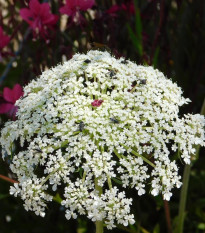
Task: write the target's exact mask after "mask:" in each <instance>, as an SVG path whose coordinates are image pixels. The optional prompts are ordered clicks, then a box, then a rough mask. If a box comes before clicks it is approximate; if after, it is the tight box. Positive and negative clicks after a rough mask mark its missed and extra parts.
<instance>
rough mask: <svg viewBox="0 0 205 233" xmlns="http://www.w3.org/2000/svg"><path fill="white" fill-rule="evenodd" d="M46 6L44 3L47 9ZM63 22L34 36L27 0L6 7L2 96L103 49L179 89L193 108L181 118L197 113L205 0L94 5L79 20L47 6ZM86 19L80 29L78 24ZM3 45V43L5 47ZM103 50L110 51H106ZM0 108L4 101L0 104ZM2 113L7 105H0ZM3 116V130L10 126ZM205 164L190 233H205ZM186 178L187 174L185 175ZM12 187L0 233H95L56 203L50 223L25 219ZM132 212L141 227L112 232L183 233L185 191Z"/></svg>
mask: <svg viewBox="0 0 205 233" xmlns="http://www.w3.org/2000/svg"><path fill="white" fill-rule="evenodd" d="M42 2H43V1H41V3H42ZM44 2H48V3H49V4H50V6H51V12H52V13H53V14H55V15H58V16H59V20H58V22H57V23H56V24H55V25H53V26H52V28H48V30H47V31H46V32H47V33H46V35H43V36H42V35H41V34H40V33H38V31H35V32H34V31H33V30H32V29H31V28H29V25H28V24H27V23H26V22H25V21H24V20H23V19H22V17H21V16H20V13H19V12H20V9H22V8H26V7H28V3H29V0H25V1H21V0H0V27H2V29H3V32H4V34H5V35H8V36H9V37H10V41H9V43H8V44H7V45H6V46H5V47H4V48H1V46H0V55H1V56H0V60H1V61H0V85H1V86H0V92H1V93H3V89H4V87H10V88H13V86H14V85H15V84H16V83H19V84H20V85H22V86H24V85H26V84H27V83H28V82H29V81H30V80H32V79H34V78H35V77H37V76H38V75H40V74H41V72H42V70H45V69H47V68H50V67H52V66H55V65H56V64H58V63H60V62H62V61H64V60H67V59H69V58H71V57H72V55H73V54H74V53H76V52H86V51H87V50H89V49H91V47H92V42H98V43H102V44H105V45H106V46H107V47H109V48H110V51H111V52H112V53H113V54H114V55H115V56H117V57H120V56H124V57H125V58H127V59H130V60H133V61H136V63H138V64H145V65H153V66H154V67H155V68H157V69H159V70H161V71H163V72H164V73H165V74H166V76H167V77H169V78H171V79H173V80H174V81H176V82H177V83H178V84H179V86H181V87H182V89H183V90H184V96H185V97H189V98H190V99H191V100H192V103H190V104H189V105H188V106H186V107H185V108H183V109H182V111H183V112H182V113H187V112H193V113H199V112H200V109H201V106H202V103H203V99H204V96H205V95H204V94H205V72H204V67H205V52H204V51H205V42H204V41H205V2H204V1H201V0H169V1H166V0H141V1H140V0H138V1H137V0H135V1H132V0H116V1H115V0H96V1H95V5H94V6H93V7H92V8H91V9H88V10H86V11H79V12H78V13H79V14H81V17H80V18H77V19H76V18H72V17H71V16H68V15H62V14H61V13H60V12H59V9H60V8H61V7H62V6H63V5H64V4H65V2H64V1H61V0H59V1H58V0H49V1H44ZM79 19H80V21H79ZM2 38H3V37H0V45H1V40H2ZM103 48H104V46H103ZM0 98H1V99H0V101H1V102H0V103H2V101H4V100H3V97H2V96H0ZM0 107H1V105H0ZM8 118H9V115H8V114H1V115H0V119H1V120H0V124H1V127H2V126H3V124H4V122H5V121H6V120H8ZM9 163H10V159H9V158H7V159H6V161H3V160H2V159H0V174H2V175H4V176H7V177H11V178H14V179H15V177H12V174H11V173H10V171H9ZM204 164H205V158H204V151H203V150H201V151H200V153H199V157H198V160H197V161H195V162H194V163H193V166H192V168H191V173H190V180H189V188H188V192H187V205H186V215H185V226H184V232H187V233H189V232H190V233H192V232H196V233H202V232H205V182H204V181H205V166H204ZM181 173H182V174H183V171H181ZM9 186H10V183H9V182H6V181H5V180H2V179H0V233H27V232H30V233H37V232H38V233H47V232H49V233H50V232H56V233H61V232H62V233H75V232H76V233H84V232H89V233H91V232H94V231H95V227H94V224H93V223H92V222H90V221H87V220H86V218H81V219H78V220H76V221H75V220H71V221H67V220H66V219H65V216H64V210H63V208H62V207H60V205H59V204H58V203H57V201H56V203H53V204H51V205H50V206H49V208H48V211H47V215H46V217H45V218H41V217H37V216H35V215H34V214H33V213H31V212H26V211H25V210H24V208H23V206H22V202H21V200H20V199H18V198H14V197H11V196H10V195H9ZM130 196H132V197H133V198H134V199H135V201H134V204H133V211H134V212H135V216H136V224H135V225H134V226H133V227H130V228H127V229H123V228H122V227H121V226H119V227H118V228H117V229H115V230H113V231H112V232H126V231H128V232H133V233H137V232H142V233H147V232H150V233H152V232H153V233H159V232H161V233H162V232H169V233H171V232H177V231H176V229H177V224H178V218H177V215H178V211H179V202H180V190H175V193H174V195H173V197H172V199H171V201H170V202H169V203H167V202H164V201H163V200H162V197H161V196H158V197H156V198H154V197H151V196H150V195H149V194H146V195H143V196H142V197H138V196H137V195H136V192H130Z"/></svg>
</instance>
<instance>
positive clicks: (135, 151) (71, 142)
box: [1, 51, 205, 229]
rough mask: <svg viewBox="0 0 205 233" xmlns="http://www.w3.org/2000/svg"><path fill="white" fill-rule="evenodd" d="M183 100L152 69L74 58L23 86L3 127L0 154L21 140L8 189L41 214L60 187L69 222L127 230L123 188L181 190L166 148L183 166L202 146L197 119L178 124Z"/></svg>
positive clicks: (97, 57)
mask: <svg viewBox="0 0 205 233" xmlns="http://www.w3.org/2000/svg"><path fill="white" fill-rule="evenodd" d="M188 102H189V99H185V98H183V97H182V91H181V88H179V87H178V86H177V85H176V83H173V82H172V81H171V80H169V79H167V78H165V76H164V75H163V74H162V73H161V72H159V71H158V70H154V69H153V68H152V67H145V66H138V65H136V64H135V63H133V62H130V61H126V60H124V59H122V58H121V59H116V58H114V57H112V56H111V55H110V54H109V53H108V52H101V51H89V52H88V53H87V54H76V55H75V56H74V57H73V58H72V59H71V60H69V61H67V62H65V63H64V64H63V65H58V66H57V67H55V68H52V69H50V70H47V71H45V72H43V74H42V75H41V76H40V77H39V78H38V79H36V80H33V81H32V82H31V83H30V84H29V85H27V86H26V87H25V88H24V97H23V98H21V99H20V100H19V101H17V106H18V108H19V110H18V112H17V120H16V121H10V122H7V123H6V125H5V127H4V129H3V130H2V136H1V145H2V147H3V149H4V150H6V151H7V153H8V154H11V153H12V145H13V143H15V142H18V143H20V148H19V149H18V151H16V153H15V155H14V156H13V160H12V164H11V170H12V171H13V173H15V174H16V176H17V178H18V181H19V183H18V184H15V185H14V186H13V187H11V190H10V193H11V194H13V195H15V196H18V195H20V196H21V198H22V199H23V200H24V202H25V204H24V206H25V208H26V210H33V211H34V212H35V213H36V214H37V215H41V216H44V214H45V208H46V202H48V201H52V195H51V194H54V193H55V192H57V190H58V187H59V186H61V188H62V187H64V194H63V196H62V198H63V201H62V202H61V204H62V205H63V206H65V208H66V218H67V219H70V218H71V217H72V218H76V217H77V215H86V216H87V217H88V218H89V219H91V220H92V221H102V220H103V221H104V222H105V223H106V225H107V228H109V229H111V228H113V227H115V224H116V223H117V224H123V225H125V226H126V225H128V224H133V223H134V216H133V215H132V214H131V213H130V212H131V204H132V199H131V198H128V197H127V194H126V188H127V187H131V188H134V189H136V192H137V193H138V195H142V194H144V193H145V191H146V190H148V191H149V190H151V194H152V195H154V196H155V195H158V194H159V193H162V195H163V198H164V199H165V200H169V199H170V197H171V195H172V189H173V188H174V187H177V188H179V187H180V186H181V182H180V178H181V177H180V176H179V174H178V167H177V165H176V162H175V160H173V159H172V157H171V155H170V150H172V151H173V152H176V153H178V154H179V155H180V156H181V158H182V159H183V160H184V162H185V163H188V164H189V163H190V160H191V154H194V153H195V145H201V146H204V145H205V137H204V129H203V128H204V125H205V119H204V117H203V116H200V115H198V114H197V115H190V114H188V115H185V116H183V117H182V118H179V107H180V106H182V105H183V104H186V103H188ZM172 154H173V153H172ZM120 184H121V185H120Z"/></svg>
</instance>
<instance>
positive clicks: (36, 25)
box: [20, 0, 58, 37]
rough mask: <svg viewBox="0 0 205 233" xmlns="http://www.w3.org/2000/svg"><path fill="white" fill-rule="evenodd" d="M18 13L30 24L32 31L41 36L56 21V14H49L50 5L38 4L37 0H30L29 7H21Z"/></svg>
mask: <svg viewBox="0 0 205 233" xmlns="http://www.w3.org/2000/svg"><path fill="white" fill-rule="evenodd" d="M20 15H21V17H22V18H23V19H24V20H25V21H26V22H27V23H28V24H29V25H30V26H31V28H32V29H33V32H34V33H39V34H40V35H41V36H43V37H45V36H46V35H47V29H48V28H52V26H54V25H55V24H56V23H57V21H58V16H57V15H54V14H51V12H50V5H49V4H48V3H42V4H40V3H39V2H38V0H30V2H29V9H28V8H23V9H21V10H20Z"/></svg>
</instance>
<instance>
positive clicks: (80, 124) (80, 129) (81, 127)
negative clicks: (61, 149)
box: [79, 121, 85, 132]
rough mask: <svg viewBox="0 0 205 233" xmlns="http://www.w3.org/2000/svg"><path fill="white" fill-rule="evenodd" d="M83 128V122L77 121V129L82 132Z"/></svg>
mask: <svg viewBox="0 0 205 233" xmlns="http://www.w3.org/2000/svg"><path fill="white" fill-rule="evenodd" d="M84 128H85V124H84V122H83V121H81V122H80V123H79V131H80V132H82V131H83V129H84Z"/></svg>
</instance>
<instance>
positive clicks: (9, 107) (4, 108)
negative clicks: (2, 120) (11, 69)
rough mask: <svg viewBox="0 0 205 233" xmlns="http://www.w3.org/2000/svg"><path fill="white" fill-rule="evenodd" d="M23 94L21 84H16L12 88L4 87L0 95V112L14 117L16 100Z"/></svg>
mask: <svg viewBox="0 0 205 233" xmlns="http://www.w3.org/2000/svg"><path fill="white" fill-rule="evenodd" d="M21 96H23V88H22V87H21V85H19V84H16V85H15V86H14V87H13V89H10V88H8V87H5V88H4V89H3V95H1V102H0V114H4V113H7V114H8V115H9V116H10V117H11V118H13V119H15V116H16V112H17V110H18V109H17V106H15V103H16V101H17V100H18V99H19V98H20V97H21Z"/></svg>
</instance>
